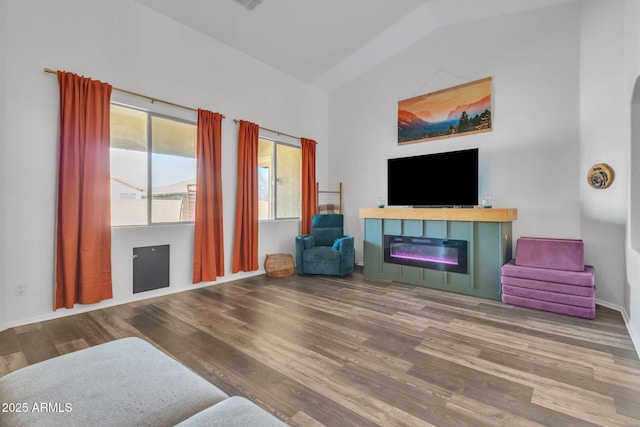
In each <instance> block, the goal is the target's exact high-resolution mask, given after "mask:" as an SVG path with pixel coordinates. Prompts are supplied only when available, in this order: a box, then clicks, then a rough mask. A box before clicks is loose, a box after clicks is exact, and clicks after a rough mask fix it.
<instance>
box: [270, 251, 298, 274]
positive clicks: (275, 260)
mask: <svg viewBox="0 0 640 427" xmlns="http://www.w3.org/2000/svg"><path fill="white" fill-rule="evenodd" d="M264 270H265V271H266V273H267V277H289V276H291V275H293V273H294V272H295V271H296V266H295V263H294V261H293V255H291V254H267V258H266V259H265V260H264Z"/></svg>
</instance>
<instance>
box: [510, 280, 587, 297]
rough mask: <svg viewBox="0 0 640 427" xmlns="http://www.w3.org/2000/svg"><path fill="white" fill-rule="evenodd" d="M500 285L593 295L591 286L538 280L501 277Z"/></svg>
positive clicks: (584, 295)
mask: <svg viewBox="0 0 640 427" xmlns="http://www.w3.org/2000/svg"><path fill="white" fill-rule="evenodd" d="M501 281H502V285H508V286H517V287H519V288H527V289H537V290H539V291H547V292H557V293H559V294H568V295H579V296H583V297H588V296H591V295H593V294H594V289H595V288H594V287H593V286H575V285H564V284H562V283H554V282H543V281H540V280H531V279H521V278H519V277H509V276H502V280H501Z"/></svg>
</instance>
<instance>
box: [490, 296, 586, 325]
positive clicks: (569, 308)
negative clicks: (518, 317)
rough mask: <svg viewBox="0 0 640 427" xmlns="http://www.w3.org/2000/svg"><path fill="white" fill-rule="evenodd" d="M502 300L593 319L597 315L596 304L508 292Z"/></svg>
mask: <svg viewBox="0 0 640 427" xmlns="http://www.w3.org/2000/svg"><path fill="white" fill-rule="evenodd" d="M502 302H504V303H505V304H511V305H517V306H520V307H527V308H533V309H536V310H543V311H550V312H553V313H559V314H566V315H568V316H574V317H584V318H586V319H593V318H595V317H596V307H595V305H594V306H593V307H578V306H575V305H568V304H561V303H556V302H550V301H541V300H537V299H533V298H523V297H519V296H515V295H508V294H502Z"/></svg>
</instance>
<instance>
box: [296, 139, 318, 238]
mask: <svg viewBox="0 0 640 427" xmlns="http://www.w3.org/2000/svg"><path fill="white" fill-rule="evenodd" d="M300 144H301V145H302V214H301V216H300V222H301V224H300V233H301V234H309V233H311V220H312V219H313V215H315V213H316V212H317V208H318V200H316V197H317V195H316V142H315V141H314V140H313V139H306V138H300Z"/></svg>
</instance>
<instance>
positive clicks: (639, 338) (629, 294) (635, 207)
mask: <svg viewBox="0 0 640 427" xmlns="http://www.w3.org/2000/svg"><path fill="white" fill-rule="evenodd" d="M624 17H625V25H624V28H625V43H624V47H625V71H626V73H625V83H626V88H625V89H626V90H625V95H626V99H625V101H626V102H627V103H628V104H632V105H631V113H630V116H631V136H630V156H629V162H628V164H629V170H630V174H629V187H628V199H629V200H630V201H631V203H630V205H629V207H628V209H627V212H628V221H627V230H626V247H625V250H626V267H627V268H626V273H627V281H626V288H625V309H626V311H627V313H628V320H627V322H628V323H627V326H628V328H629V332H630V334H631V336H632V338H633V339H634V343H635V345H636V350H637V351H638V353H640V4H639V3H638V2H637V1H636V0H627V1H625V10H624Z"/></svg>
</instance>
